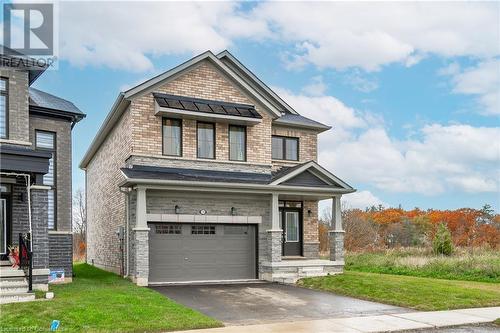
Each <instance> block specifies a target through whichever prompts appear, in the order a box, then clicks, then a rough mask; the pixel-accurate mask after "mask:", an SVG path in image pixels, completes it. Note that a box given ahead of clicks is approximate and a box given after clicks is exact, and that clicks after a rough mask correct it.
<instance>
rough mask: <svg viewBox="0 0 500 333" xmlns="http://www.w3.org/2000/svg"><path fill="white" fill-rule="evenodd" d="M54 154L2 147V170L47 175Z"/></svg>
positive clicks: (0, 165) (0, 159)
mask: <svg viewBox="0 0 500 333" xmlns="http://www.w3.org/2000/svg"><path fill="white" fill-rule="evenodd" d="M51 157H52V153H50V152H45V151H37V150H33V149H30V148H26V147H19V146H5V145H2V146H0V170H2V171H3V172H27V173H38V174H46V173H47V172H48V171H49V159H50V158H51Z"/></svg>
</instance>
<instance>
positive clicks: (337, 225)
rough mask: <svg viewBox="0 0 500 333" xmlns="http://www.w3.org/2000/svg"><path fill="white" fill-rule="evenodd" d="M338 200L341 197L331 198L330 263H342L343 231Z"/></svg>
mask: <svg viewBox="0 0 500 333" xmlns="http://www.w3.org/2000/svg"><path fill="white" fill-rule="evenodd" d="M340 198H341V195H336V196H334V197H333V198H332V221H331V225H330V230H329V231H328V238H329V241H330V260H331V261H344V230H343V229H342V214H341V206H340Z"/></svg>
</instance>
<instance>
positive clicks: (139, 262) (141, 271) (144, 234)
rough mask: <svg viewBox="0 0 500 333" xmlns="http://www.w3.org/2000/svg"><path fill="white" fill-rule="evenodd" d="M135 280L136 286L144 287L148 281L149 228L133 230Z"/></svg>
mask: <svg viewBox="0 0 500 333" xmlns="http://www.w3.org/2000/svg"><path fill="white" fill-rule="evenodd" d="M134 233H135V235H134V236H135V237H134V242H135V278H134V281H135V283H136V284H137V285H138V286H141V287H145V286H147V285H148V279H149V228H135V229H134Z"/></svg>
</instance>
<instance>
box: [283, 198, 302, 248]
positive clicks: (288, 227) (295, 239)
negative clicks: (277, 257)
mask: <svg viewBox="0 0 500 333" xmlns="http://www.w3.org/2000/svg"><path fill="white" fill-rule="evenodd" d="M280 220H281V228H282V229H283V256H301V255H302V209H301V208H286V207H284V208H281V211H280Z"/></svg>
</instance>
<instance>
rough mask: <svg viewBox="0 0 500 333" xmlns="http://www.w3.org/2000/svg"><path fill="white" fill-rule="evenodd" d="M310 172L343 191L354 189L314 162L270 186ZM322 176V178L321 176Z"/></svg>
mask: <svg viewBox="0 0 500 333" xmlns="http://www.w3.org/2000/svg"><path fill="white" fill-rule="evenodd" d="M306 170H309V171H311V172H312V173H313V174H314V175H315V176H317V177H319V178H320V179H321V180H323V181H325V182H327V183H328V184H332V185H333V183H336V184H339V185H340V186H341V187H342V188H343V189H346V190H353V187H352V186H350V185H349V184H347V183H346V182H344V181H343V180H342V179H340V178H338V177H337V176H335V175H334V174H332V173H331V172H330V171H328V170H326V169H325V168H323V167H322V166H321V165H319V164H318V163H316V162H314V161H309V162H307V163H305V164H304V165H302V166H301V167H299V168H297V169H296V170H293V171H292V172H290V173H288V174H286V175H284V176H283V177H280V178H278V179H276V180H274V181H273V182H272V183H270V184H269V185H279V184H281V183H283V182H286V181H287V180H289V179H292V178H294V177H295V176H297V175H299V174H301V173H302V172H304V171H306ZM320 175H321V176H320Z"/></svg>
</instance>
